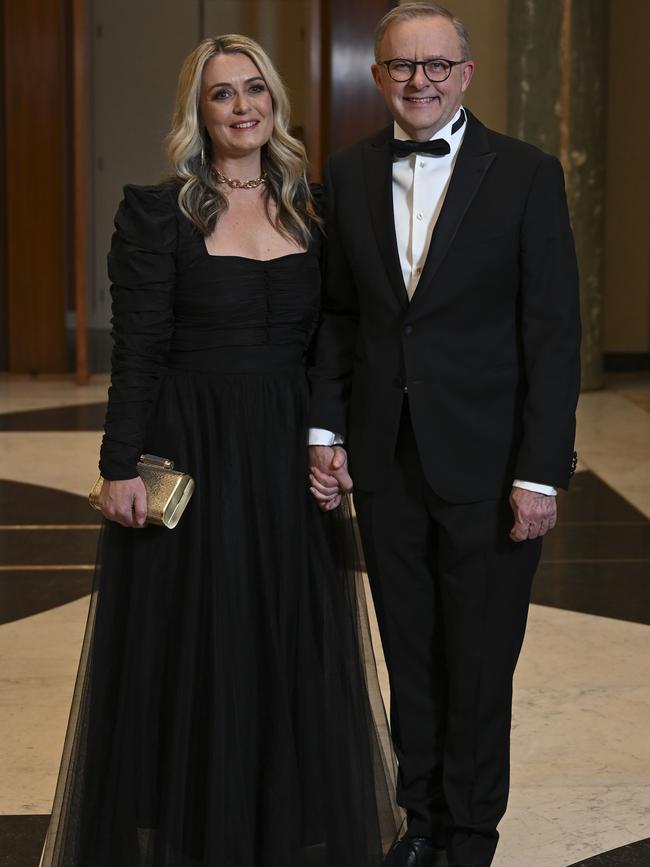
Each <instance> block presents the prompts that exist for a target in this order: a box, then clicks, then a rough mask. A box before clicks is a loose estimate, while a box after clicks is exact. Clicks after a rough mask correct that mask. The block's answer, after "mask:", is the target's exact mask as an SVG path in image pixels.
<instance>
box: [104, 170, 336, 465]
mask: <svg viewBox="0 0 650 867" xmlns="http://www.w3.org/2000/svg"><path fill="white" fill-rule="evenodd" d="M177 195H178V185H177V184H171V183H170V184H167V185H163V186H158V187H135V186H127V187H125V190H124V200H123V202H122V203H121V205H120V207H119V210H118V212H117V215H116V218H115V234H114V236H113V243H112V246H111V252H110V253H109V257H108V265H109V276H110V279H111V283H112V285H111V294H112V298H113V319H112V323H113V340H114V349H113V357H112V377H111V388H110V391H109V405H108V411H107V415H106V425H105V435H104V440H103V443H102V451H101V457H100V468H101V471H102V475H103V476H104V477H105V478H108V479H126V478H133V477H134V476H135V474H136V471H135V466H136V463H137V460H138V457H139V455H140V454H141V452H142V448H143V443H144V437H145V432H146V427H147V421H148V419H149V418H150V415H151V411H152V407H153V404H154V403H155V401H156V399H157V395H158V391H159V388H160V383H161V380H162V377H163V376H164V375H165V372H166V371H167V370H169V369H172V370H173V369H189V370H206V371H214V372H228V373H236V372H237V371H238V370H239V371H240V372H242V373H248V372H252V371H255V372H259V373H263V372H264V371H265V370H268V371H269V372H271V371H277V370H280V369H287V368H292V367H293V368H302V367H304V355H305V352H306V350H307V348H308V346H309V343H310V341H311V338H312V336H313V333H314V331H315V328H316V324H317V318H318V305H319V292H320V288H319V287H320V265H319V256H320V235H319V234H318V233H315V235H314V237H313V239H312V241H311V243H310V245H309V248H308V249H307V250H306V251H305V252H301V253H292V254H289V255H286V256H280V257H278V258H275V259H270V260H266V261H262V260H257V259H247V258H243V257H240V256H212V255H210V254H209V253H208V251H207V249H206V246H205V241H204V238H203V237H202V235H201V234H200V232H199V231H198V230H197V229H196V227H195V226H194V225H193V224H192V223H191V222H190V221H189V220H188V219H187V218H186V217H185V216H184V215H183V214H182V213H181V211H180V209H179V207H178V204H177Z"/></svg>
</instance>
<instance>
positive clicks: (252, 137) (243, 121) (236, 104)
mask: <svg viewBox="0 0 650 867" xmlns="http://www.w3.org/2000/svg"><path fill="white" fill-rule="evenodd" d="M200 108H201V117H202V119H203V123H204V124H205V128H206V130H207V133H208V135H209V136H210V140H211V141H212V154H213V157H214V158H215V159H216V160H219V158H220V157H221V158H226V159H227V158H231V159H232V158H237V157H242V156H246V155H248V154H251V153H253V152H255V151H257V150H259V149H260V148H261V147H262V145H264V144H266V142H267V141H268V140H269V139H270V138H271V133H272V132H273V103H272V100H271V94H270V93H269V89H268V87H267V86H266V82H265V81H264V79H263V78H262V76H261V75H260V71H259V69H258V68H257V66H256V65H255V64H254V63H253V61H252V60H251V59H250V57H247V56H246V55H245V54H217V55H216V57H213V58H212V59H211V60H209V61H208V62H207V63H206V64H205V66H204V68H203V78H202V81H201V98H200Z"/></svg>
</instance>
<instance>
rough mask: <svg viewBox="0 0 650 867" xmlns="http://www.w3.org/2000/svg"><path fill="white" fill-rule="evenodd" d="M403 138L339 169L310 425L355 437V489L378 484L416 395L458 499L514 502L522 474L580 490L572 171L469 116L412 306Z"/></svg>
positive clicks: (424, 426) (385, 138)
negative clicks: (395, 195)
mask: <svg viewBox="0 0 650 867" xmlns="http://www.w3.org/2000/svg"><path fill="white" fill-rule="evenodd" d="M392 136H393V128H392V126H391V127H389V128H387V129H384V130H382V131H381V132H380V133H378V134H377V135H375V136H373V137H371V138H369V139H366V140H364V141H362V142H359V143H358V144H355V145H353V146H352V147H350V148H348V149H346V150H344V151H342V152H340V153H338V154H335V155H334V156H332V157H331V158H330V160H329V161H328V164H327V166H326V170H325V175H326V194H327V226H326V231H327V253H326V265H325V281H324V291H323V310H322V322H321V326H320V329H319V333H318V336H317V341H316V345H315V350H314V353H315V354H314V363H313V367H312V369H311V371H310V379H311V384H312V404H311V410H310V420H309V421H310V426H312V427H320V428H326V429H328V430H331V431H335V432H337V433H340V434H342V435H343V436H344V437H345V441H346V444H347V446H348V451H349V458H350V469H351V474H352V478H353V480H354V482H355V484H356V486H357V487H358V488H361V489H363V490H369V491H373V490H378V489H380V487H381V484H382V478H383V477H384V475H385V472H384V470H385V468H387V467H388V466H390V463H391V461H392V459H393V455H394V451H395V444H396V439H397V433H398V428H399V424H400V418H401V414H402V404H403V401H404V400H405V394H406V393H408V402H409V410H410V416H411V420H412V423H413V428H414V432H415V437H416V441H417V446H418V450H419V455H420V460H421V463H422V467H423V470H424V473H425V475H426V478H427V481H428V483H429V485H430V486H431V487H432V488H433V490H434V491H435V492H436V493H437V494H438V495H439V496H441V497H443V498H444V499H446V500H448V501H450V502H459V503H460V502H471V501H475V500H481V499H491V498H496V497H500V496H502V495H503V493H504V492H506V491H508V490H509V488H510V486H511V484H512V482H513V480H514V479H515V478H518V479H524V480H526V481H531V482H538V483H542V484H547V485H554V486H559V487H566V486H567V484H568V480H569V477H570V475H571V468H572V459H573V444H574V434H575V407H576V402H577V397H578V391H579V342H580V319H579V297H578V276H577V267H576V259H575V251H574V244H573V236H572V233H571V228H570V224H569V216H568V210H567V203H566V194H565V190H564V177H563V173H562V168H561V166H560V163H559V162H558V160H557V159H555V158H554V157H551V156H548V155H547V154H544V153H543V152H542V151H540V150H538V149H537V148H535V147H532V146H531V145H528V144H525V143H524V142H521V141H518V140H516V139H512V138H509V137H507V136H503V135H500V134H498V133H496V132H493V131H492V130H489V129H487V128H486V127H485V126H483V124H482V123H480V121H479V120H477V119H476V118H475V117H474V116H473V115H472V114H471V113H470V112H467V129H466V132H465V136H464V139H463V142H462V144H461V146H460V149H459V152H458V156H457V160H456V165H455V168H454V170H453V174H452V176H451V180H450V183H449V187H448V190H447V194H446V197H445V200H444V204H443V207H442V211H441V213H440V216H439V219H438V222H437V224H436V227H435V230H434V233H433V237H432V240H431V245H430V248H429V251H428V256H427V259H426V263H425V266H424V268H423V271H422V274H421V276H420V280H419V283H418V286H417V289H416V291H415V294H414V295H413V298H412V300H411V301H410V302H409V300H408V296H407V293H406V288H405V285H404V280H403V276H402V270H401V266H400V261H399V254H398V249H397V242H396V238H395V228H394V220H393V199H392V163H393V160H392V156H391V151H390V140H391V138H392ZM432 207H433V203H432Z"/></svg>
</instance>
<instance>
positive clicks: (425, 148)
mask: <svg viewBox="0 0 650 867" xmlns="http://www.w3.org/2000/svg"><path fill="white" fill-rule="evenodd" d="M464 123H465V109H463V108H461V110H460V114H459V115H458V119H457V120H455V121H454V123H453V125H452V127H451V134H452V135H454V133H457V132H458V130H459V129H460V128H461V127H462V125H463V124H464ZM390 149H391V150H392V152H393V156H394V157H397V159H400V158H401V157H410V156H411V154H428V155H429V156H432V157H444V156H446V155H447V154H448V153H449V152H450V150H451V148H450V147H449V142H447V141H445V139H444V138H436V139H434V140H433V141H422V142H418V141H411V140H410V139H409V140H408V141H403V140H402V139H398V138H394V139H393V140H392V141H391V143H390Z"/></svg>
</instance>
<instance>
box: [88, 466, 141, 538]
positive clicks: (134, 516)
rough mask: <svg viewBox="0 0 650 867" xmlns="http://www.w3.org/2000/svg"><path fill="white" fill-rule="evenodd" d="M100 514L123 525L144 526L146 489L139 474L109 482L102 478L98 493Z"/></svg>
mask: <svg viewBox="0 0 650 867" xmlns="http://www.w3.org/2000/svg"><path fill="white" fill-rule="evenodd" d="M99 505H100V507H101V510H102V515H103V516H104V517H105V518H108V520H109V521H117V523H118V524H121V525H122V526H123V527H137V528H140V527H144V526H145V524H146V521H147V489H146V488H145V486H144V482H143V481H142V479H141V478H140V476H136V478H135V479H123V480H120V481H115V482H109V481H108V480H107V479H104V484H103V485H102V490H101V493H100V495H99Z"/></svg>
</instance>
